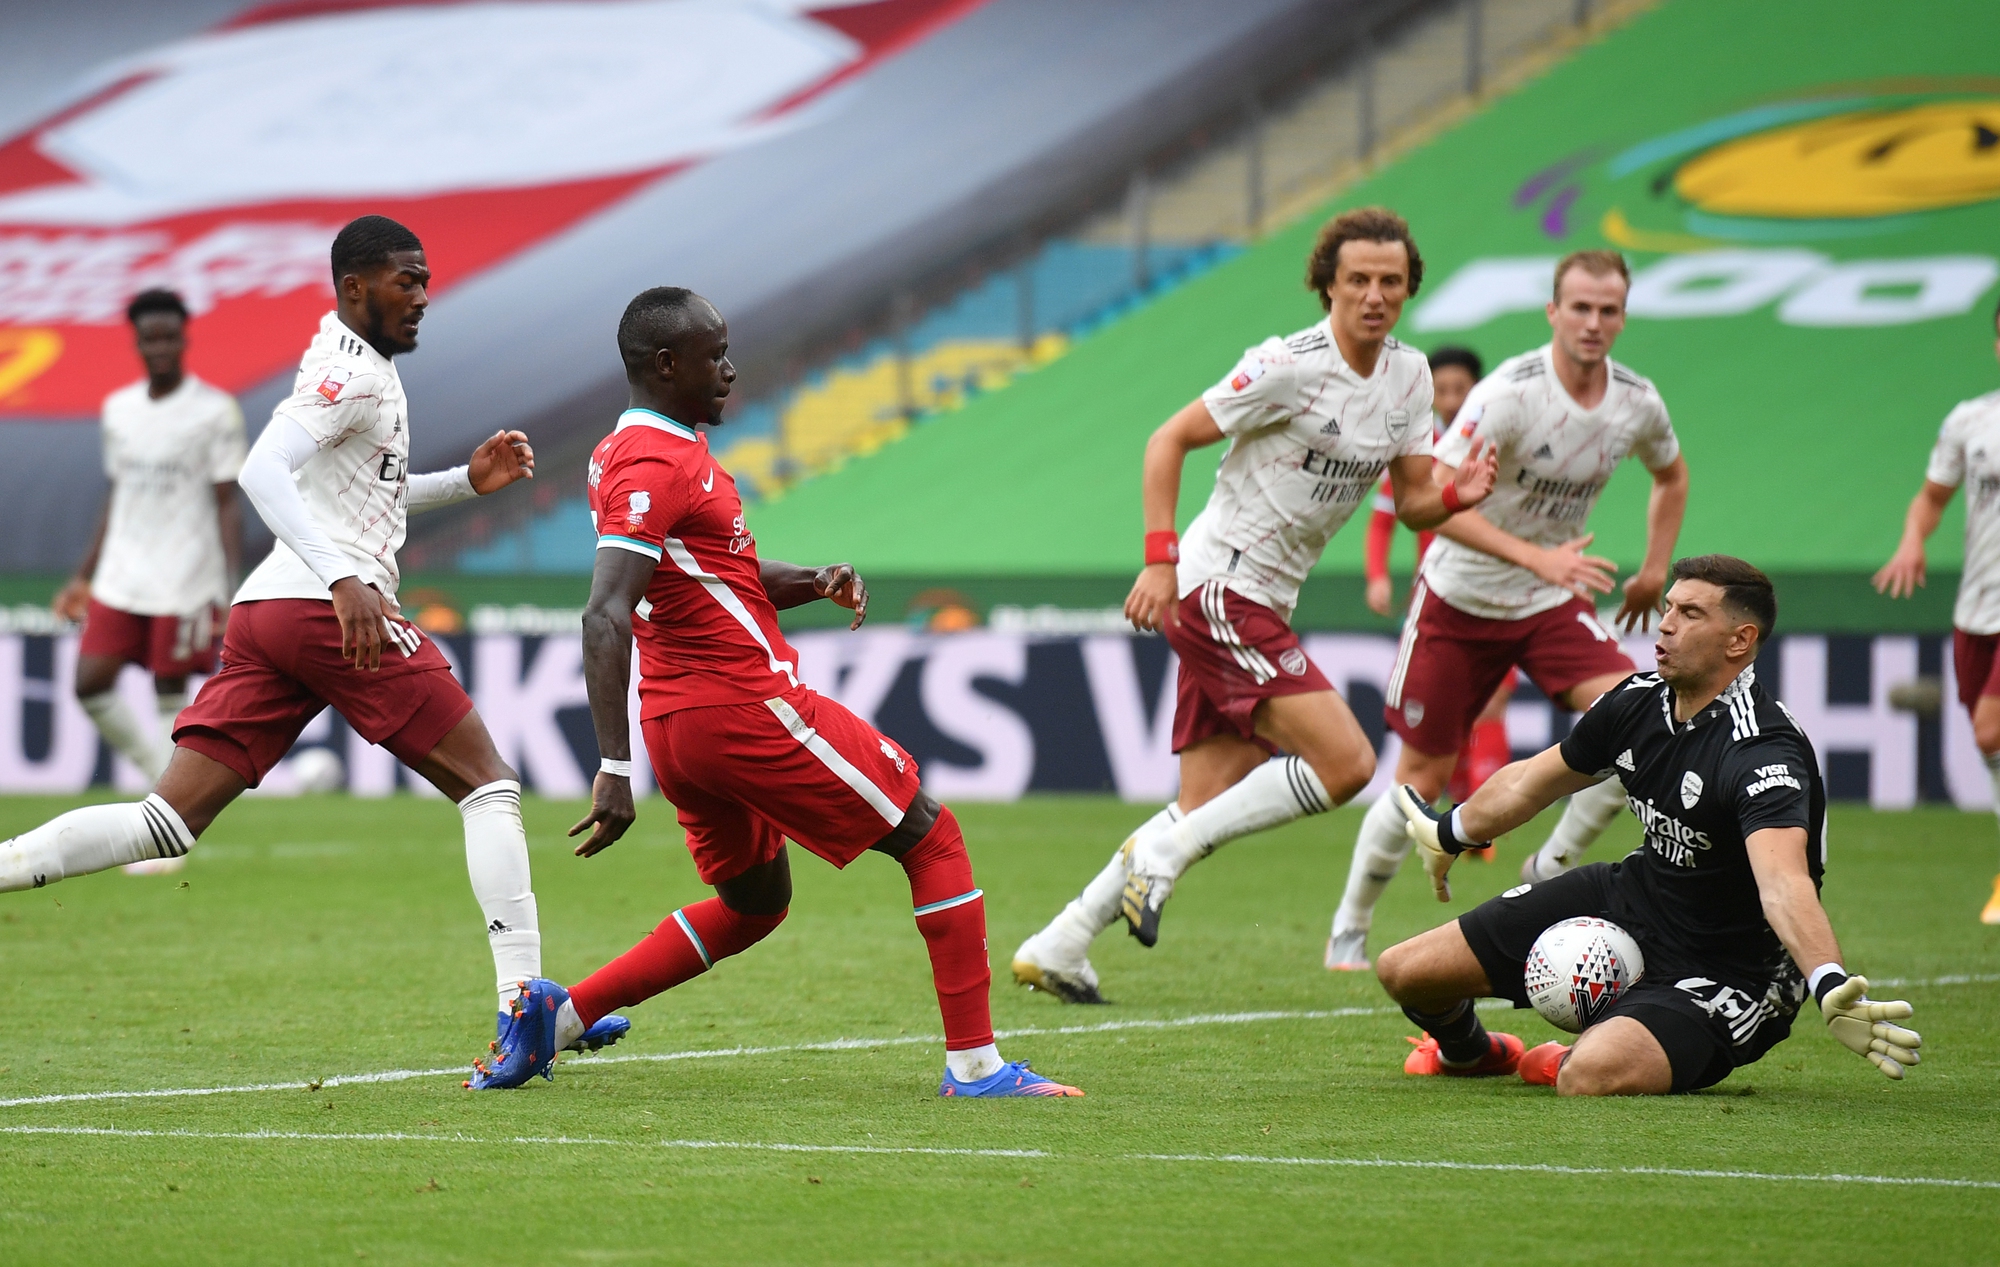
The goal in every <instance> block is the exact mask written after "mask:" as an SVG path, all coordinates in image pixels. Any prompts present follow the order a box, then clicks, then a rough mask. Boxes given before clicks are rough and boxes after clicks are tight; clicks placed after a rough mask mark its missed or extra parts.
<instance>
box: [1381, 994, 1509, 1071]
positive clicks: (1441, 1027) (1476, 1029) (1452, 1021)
mask: <svg viewBox="0 0 2000 1267" xmlns="http://www.w3.org/2000/svg"><path fill="white" fill-rule="evenodd" d="M1403 1015H1405V1016H1407V1017H1409V1018H1410V1019H1411V1020H1413V1021H1415V1022H1416V1023H1417V1024H1419V1025H1421V1026H1423V1028H1424V1032H1425V1033H1426V1034H1429V1035H1430V1036H1431V1037H1432V1038H1435V1039H1437V1043H1438V1055H1440V1056H1442V1057H1444V1059H1445V1062H1446V1063H1447V1064H1453V1065H1475V1064H1478V1063H1479V1062H1480V1061H1482V1060H1484V1059H1485V1058H1486V1053H1487V1052H1488V1051H1490V1050H1492V1046H1493V1044H1492V1042H1491V1041H1490V1040H1489V1039H1488V1038H1487V1037H1486V1027H1485V1026H1484V1025H1481V1024H1480V1023H1479V1014H1478V1013H1477V1012H1475V1011H1473V1010H1472V1000H1471V999H1460V1000H1459V1001H1458V1004H1457V1006H1455V1007H1450V1008H1447V1009H1445V1010H1444V1011H1442V1012H1419V1011H1418V1010H1417V1009H1415V1008H1413V1007H1406V1008H1404V1009H1403Z"/></svg>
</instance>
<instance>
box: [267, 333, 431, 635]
mask: <svg viewBox="0 0 2000 1267" xmlns="http://www.w3.org/2000/svg"><path fill="white" fill-rule="evenodd" d="M278 418H290V419H292V420H293V421H295V422H297V423H298V424H299V425H300V426H301V427H304V428H305V430H306V434H308V435H310V436H312V438H313V439H314V440H316V441H317V442H318V443H319V452H318V453H316V454H314V455H313V457H312V458H311V459H310V460H309V461H308V462H307V463H306V464H305V466H304V467H302V468H301V469H300V470H299V471H298V472H297V473H296V474H294V475H293V476H292V480H293V482H294V483H296V484H297V485H298V489H299V496H300V497H301V498H303V499H304V500H305V504H306V510H307V511H309V512H310V513H311V514H312V517H313V520H314V521H315V522H316V523H318V524H319V526H320V529H321V530H322V531H323V532H325V533H326V536H327V539H328V540H329V541H331V542H333V544H334V545H335V546H336V547H337V548H338V549H339V550H340V551H341V552H342V553H343V554H345V555H347V557H348V558H349V559H351V560H352V561H353V563H354V567H355V570H356V571H357V572H358V573H359V574H360V580H361V582H362V584H364V585H373V586H375V587H376V588H377V589H379V590H381V591H382V592H383V593H384V594H387V595H390V596H391V597H393V596H394V595H395V593H396V582H397V573H396V550H397V547H399V546H401V545H402V544H403V536H404V533H405V531H406V530H407V528H408V526H409V518H410V516H409V510H408V505H407V502H408V495H407V485H408V483H409V466H410V417H409V405H408V402H407V401H406V400H405V399H404V397H403V380H402V379H401V378H400V377H399V376H398V375H397V373H396V365H395V362H393V361H391V360H389V359H388V358H387V357H385V356H383V355H382V354H381V353H380V352H377V351H376V350H375V349H374V348H371V347H369V346H368V345H367V344H366V343H364V342H363V341H362V340H361V338H360V337H359V336H358V335H356V334H355V333H354V332H353V331H352V330H349V329H348V328H347V327H346V326H344V325H342V324H341V321H340V314H339V313H336V312H329V313H327V314H326V316H324V317H322V318H321V319H320V323H319V333H318V334H317V335H315V336H314V337H313V341H312V345H311V346H310V347H308V348H307V349H306V354H305V357H304V358H303V359H302V360H300V362H299V373H298V377H297V378H295V379H293V380H292V394H291V395H290V396H288V397H286V398H285V400H284V402H283V403H282V404H280V405H279V406H278V407H277V409H276V410H275V411H274V412H273V421H275V420H276V419H278ZM331 597H332V593H331V592H330V591H329V590H328V589H327V587H326V586H325V585H323V584H322V583H321V582H320V579H319V577H318V576H316V575H314V574H313V570H312V569H311V568H310V567H308V566H306V561H305V560H304V559H301V558H300V557H299V556H298V555H297V554H295V553H293V552H292V549H291V547H289V546H287V545H286V544H285V543H284V542H282V541H279V542H277V543H276V544H274V545H273V546H272V547H271V554H270V557H268V558H266V559H265V560H264V561H263V562H262V563H260V564H258V565H257V570H256V571H254V572H252V573H251V574H250V576H249V579H247V580H245V581H244V582H243V587H242V588H241V589H239V590H237V591H236V601H237V602H239V603H248V602H254V601H256V600H259V599H266V598H331Z"/></svg>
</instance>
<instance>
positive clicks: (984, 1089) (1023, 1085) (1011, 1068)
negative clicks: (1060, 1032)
mask: <svg viewBox="0 0 2000 1267" xmlns="http://www.w3.org/2000/svg"><path fill="white" fill-rule="evenodd" d="M938 1094H939V1095H941V1096H944V1097H946V1098H947V1099H952V1098H956V1097H958V1096H973V1097H991V1096H1002V1095H1082V1094H1083V1092H1081V1091H1079V1090H1077V1089H1076V1088H1075V1087H1066V1086H1064V1085H1063V1084H1062V1083H1060V1082H1057V1081H1056V1080H1055V1079H1053V1078H1044V1077H1043V1076H1042V1075H1040V1074H1038V1073H1036V1072H1035V1071H1034V1070H1032V1069H1030V1068H1028V1062H1027V1061H1025V1060H1014V1061H1009V1062H1008V1063H1007V1064H1004V1065H1002V1066H1000V1072H998V1073H996V1074H994V1075H992V1076H991V1077H987V1078H981V1079H980V1080H979V1081H977V1082H960V1081H959V1080H958V1079H957V1078H954V1077H952V1075H951V1066H949V1065H946V1066H945V1071H944V1081H943V1082H941V1083H939V1084H938Z"/></svg>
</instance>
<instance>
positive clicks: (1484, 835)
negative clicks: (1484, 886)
mask: <svg viewBox="0 0 2000 1267" xmlns="http://www.w3.org/2000/svg"><path fill="white" fill-rule="evenodd" d="M1602 781H1603V780H1602V776H1600V775H1595V774H1579V773H1577V772H1576V771H1575V770H1572V769H1570V767H1569V763H1568V762H1567V761H1564V760H1563V756H1562V746H1561V745H1560V744H1557V745H1555V746H1554V747H1550V748H1546V749H1544V750H1543V751H1541V752H1538V753H1536V754H1535V755H1534V756H1532V757H1529V758H1528V759H1527V760H1526V761H1516V762H1514V763H1513V764H1512V765H1508V766H1503V767H1501V769H1500V770H1499V772H1498V773H1496V774H1494V775H1493V777H1492V778H1490V779H1488V780H1486V782H1485V783H1483V784H1481V785H1480V787H1479V790H1478V791H1477V792H1474V793H1473V794H1472V799H1471V800H1469V801H1467V802H1466V803H1465V804H1463V805H1461V806H1459V807H1458V808H1457V809H1454V810H1450V811H1447V812H1445V813H1442V814H1441V813H1439V812H1437V811H1436V810H1434V809H1432V808H1431V807H1430V805H1429V804H1428V803H1427V802H1425V800H1424V798H1423V797H1422V796H1421V795H1419V794H1418V793H1417V790H1416V789H1415V788H1412V787H1399V788H1397V789H1395V792H1394V795H1395V797H1396V807H1397V808H1398V809H1400V810H1402V811H1403V817H1404V819H1405V820H1406V822H1407V823H1408V830H1409V833H1410V839H1411V840H1413V841H1415V842H1416V845H1417V851H1418V852H1419V853H1420V854H1421V855H1422V856H1423V860H1424V873H1425V874H1426V875H1428V876H1429V877H1430V880H1431V889H1432V891H1433V892H1434V893H1436V894H1437V900H1438V901H1440V902H1449V901H1450V900H1451V880H1450V878H1449V874H1448V873H1449V872H1450V871H1451V864H1452V862H1453V861H1454V860H1455V859H1456V858H1457V857H1458V855H1459V854H1460V853H1462V852H1464V851H1465V850H1467V849H1475V848H1481V847H1483V846H1485V845H1487V844H1490V843H1491V842H1492V841H1493V840H1494V839H1495V838H1497V837H1499V836H1502V835H1505V834H1506V833H1507V832H1510V831H1512V830H1514V829H1515V828H1516V827H1519V826H1520V825H1521V824H1522V823H1525V822H1527V821H1528V820H1529V819H1531V818H1533V817H1534V816H1535V815H1537V814H1539V813H1541V812H1542V811H1543V810H1545V809H1547V808H1548V807H1549V806H1551V805H1553V804H1555V803H1556V801H1557V800H1559V799H1560V798H1562V797H1565V796H1568V795H1569V794H1570V793H1572V792H1580V791H1582V790H1583V789H1584V788H1587V787H1589V786H1591V785H1592V784H1594V783H1599V782H1602Z"/></svg>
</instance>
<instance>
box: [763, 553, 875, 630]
mask: <svg viewBox="0 0 2000 1267" xmlns="http://www.w3.org/2000/svg"><path fill="white" fill-rule="evenodd" d="M757 579H758V580H759V581H760V582H762V583H763V586H764V593H765V594H766V595H768V596H769V597H770V599H771V606H773V607H775V608H777V609H778V610H779V611H784V610H786V609H787V608H791V607H803V606H805V605H806V604H807V603H814V602H818V601H819V600H820V599H822V598H828V599H832V600H833V602H834V605H835V606H838V607H845V608H846V609H847V610H849V611H851V612H853V613H854V619H853V621H852V622H850V623H849V624H848V626H847V627H848V628H849V629H859V628H861V622H862V621H864V620H866V619H868V586H867V585H866V584H865V583H863V581H862V580H861V574H860V573H859V572H856V571H855V570H854V565H853V564H851V563H830V564H828V565H827V566H825V567H823V568H809V567H801V566H799V565H798V564H796V563H780V562H779V561H778V560H776V559H763V560H760V561H759V562H758V565H757Z"/></svg>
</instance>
